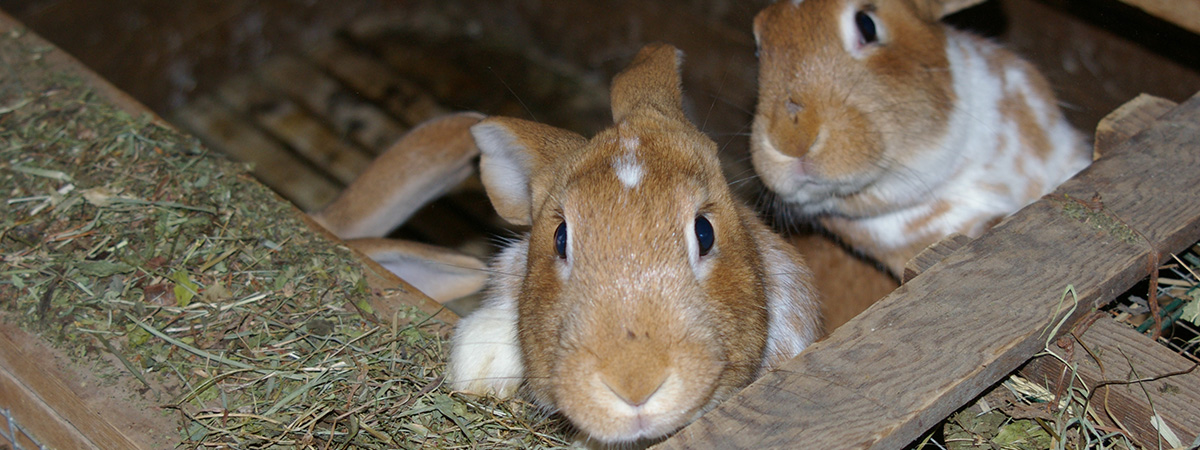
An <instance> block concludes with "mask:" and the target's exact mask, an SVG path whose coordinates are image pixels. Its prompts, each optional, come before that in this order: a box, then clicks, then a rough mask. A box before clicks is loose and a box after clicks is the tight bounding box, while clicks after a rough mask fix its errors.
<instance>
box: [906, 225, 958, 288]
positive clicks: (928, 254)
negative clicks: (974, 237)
mask: <svg viewBox="0 0 1200 450" xmlns="http://www.w3.org/2000/svg"><path fill="white" fill-rule="evenodd" d="M969 242H971V238H969V237H966V236H964V235H962V234H959V233H953V234H951V235H949V236H946V237H945V238H943V239H942V240H940V241H937V242H934V243H933V245H930V246H929V247H926V248H925V250H921V253H917V256H914V257H913V259H912V260H910V261H908V264H905V265H904V280H903V281H904V282H905V283H907V282H909V281H910V280H912V279H913V278H916V277H917V275H920V274H921V272H924V271H925V270H926V269H928V268H930V267H933V265H934V264H937V263H938V262H940V261H941V260H943V259H946V257H947V256H950V254H951V253H954V252H955V251H957V250H958V249H960V248H962V247H963V246H965V245H967V243H969Z"/></svg>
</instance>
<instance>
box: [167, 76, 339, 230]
mask: <svg viewBox="0 0 1200 450" xmlns="http://www.w3.org/2000/svg"><path fill="white" fill-rule="evenodd" d="M176 117H177V118H176V120H177V121H178V122H179V123H181V124H183V125H184V126H186V127H188V128H189V129H190V130H191V131H192V132H193V133H195V134H196V136H198V137H199V138H200V139H201V140H202V141H204V142H205V144H207V145H209V146H210V147H213V148H216V149H220V150H221V151H222V152H224V153H225V154H226V155H229V157H231V158H233V159H235V160H238V161H242V162H248V163H251V164H253V165H254V169H253V172H254V176H255V177H257V178H258V179H259V180H261V181H262V182H263V184H266V185H267V186H270V187H271V189H274V190H275V192H278V193H280V195H283V196H284V197H286V198H287V199H288V200H291V201H292V202H294V203H296V205H297V206H299V207H300V208H301V209H303V210H306V211H313V210H316V209H317V208H320V207H321V206H324V205H325V204H327V203H329V202H330V201H331V200H333V198H334V197H335V196H336V195H337V193H338V186H337V185H335V184H334V183H333V182H332V181H329V180H327V179H325V178H324V177H323V176H322V175H321V174H319V173H317V171H316V170H313V169H312V168H310V167H308V166H307V165H305V164H304V163H303V162H302V161H300V159H299V158H297V157H296V156H295V155H293V154H291V153H290V152H288V151H287V149H286V148H284V147H283V146H282V145H280V144H279V143H278V142H275V141H274V140H272V139H271V138H269V137H267V136H266V135H265V134H263V133H262V131H260V130H259V129H257V128H255V127H253V126H252V125H250V124H249V123H247V120H246V118H245V117H242V116H240V115H238V114H237V113H235V112H233V111H232V110H230V109H229V108H228V107H226V106H224V105H222V104H220V103H219V102H217V101H216V100H213V99H212V98H208V97H201V98H198V99H196V100H195V101H193V102H192V103H191V104H190V105H188V106H187V107H184V108H181V109H180V110H179V111H177V114H176Z"/></svg>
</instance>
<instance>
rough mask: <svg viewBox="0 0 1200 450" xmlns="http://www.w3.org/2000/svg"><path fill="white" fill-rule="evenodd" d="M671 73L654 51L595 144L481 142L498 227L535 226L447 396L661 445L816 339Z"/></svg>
mask: <svg viewBox="0 0 1200 450" xmlns="http://www.w3.org/2000/svg"><path fill="white" fill-rule="evenodd" d="M677 59H678V56H677V53H676V50H675V49H674V48H671V47H669V46H650V47H647V48H646V49H644V50H643V51H642V52H641V53H639V55H638V57H637V59H636V60H635V62H634V63H633V65H632V66H631V67H630V68H629V69H627V70H626V71H625V72H622V74H620V75H618V76H617V78H616V79H615V80H614V82H613V94H612V98H613V115H614V122H615V123H616V124H615V125H614V126H613V127H612V128H610V129H608V130H605V131H603V132H601V133H599V134H598V135H597V136H596V137H594V138H592V139H591V140H585V139H584V138H582V137H581V136H578V135H575V134H574V133H570V132H567V131H564V130H558V129H555V128H552V127H548V126H545V125H540V124H536V123H532V122H527V121H522V120H518V119H505V118H491V119H487V120H484V121H483V122H481V123H480V124H478V125H476V126H474V127H473V128H472V134H473V135H474V136H475V141H476V144H477V145H478V146H479V148H480V150H481V152H482V154H483V159H482V160H481V162H480V167H481V171H482V175H483V181H484V185H485V187H486V188H487V190H488V195H489V197H490V198H491V199H492V202H493V204H494V205H495V206H496V209H497V211H498V212H500V213H501V215H502V216H504V217H505V218H506V219H508V220H509V221H512V222H514V223H517V224H529V225H531V228H530V232H529V234H528V235H525V236H523V237H522V238H520V239H519V240H517V241H516V242H514V243H512V244H510V245H509V246H508V248H506V249H505V250H504V251H502V252H501V254H500V256H499V257H498V258H497V259H496V260H495V261H494V262H493V264H492V266H491V272H492V273H493V274H494V275H493V279H492V280H493V281H492V284H491V288H490V290H489V294H488V297H487V298H486V299H485V300H484V303H483V305H482V307H481V309H480V310H478V311H476V312H475V313H473V314H471V315H470V316H468V317H466V318H464V319H463V320H462V321H461V322H460V324H459V326H458V329H457V331H456V334H455V337H454V339H453V341H452V345H451V355H450V362H449V377H450V380H451V383H452V386H453V387H454V388H455V389H460V390H466V391H471V392H481V393H482V392H493V393H497V394H501V395H511V394H513V393H514V392H515V390H516V388H517V387H518V386H520V385H522V383H524V386H525V387H526V388H527V391H528V393H529V394H530V396H531V397H532V398H533V399H534V400H535V401H536V402H538V403H539V404H542V405H545V406H547V407H551V408H555V409H557V410H560V411H561V412H562V413H563V414H565V415H566V416H567V417H568V418H569V419H570V420H571V421H572V422H573V423H574V424H575V425H576V426H577V427H578V428H580V430H581V431H583V432H584V433H585V434H586V435H587V436H588V437H589V438H590V439H593V440H596V441H600V442H605V443H629V442H636V441H639V440H645V439H654V438H658V437H661V436H664V435H666V434H668V433H670V432H673V431H674V430H676V429H678V428H679V427H681V426H683V425H684V424H686V423H687V422H688V421H690V420H692V419H694V418H695V417H697V416H698V415H699V414H701V413H702V412H704V411H705V410H707V409H708V408H710V407H712V406H713V405H715V404H716V403H717V402H719V401H720V400H722V399H724V398H727V397H728V396H730V395H732V393H733V392H735V391H736V390H738V389H740V388H741V387H743V386H745V385H746V384H748V383H749V382H750V381H752V380H753V379H754V377H756V376H757V375H759V374H760V373H761V372H762V371H763V370H766V369H768V368H770V367H774V366H775V365H777V364H779V363H781V362H782V361H784V360H786V359H788V358H790V357H791V356H794V355H795V354H796V353H798V352H799V351H800V350H802V349H803V348H804V347H805V346H807V345H808V344H809V343H810V342H812V341H813V340H815V339H816V337H817V336H818V335H819V325H818V322H817V317H818V313H817V310H816V304H815V302H814V301H813V298H812V293H811V288H810V287H809V276H810V275H809V273H808V270H807V269H806V268H805V267H804V266H803V265H802V263H801V262H800V256H799V255H798V254H797V253H796V251H795V250H794V249H793V248H792V247H791V246H789V245H788V244H787V243H785V242H784V241H783V240H782V239H781V238H780V237H778V236H776V235H775V234H773V233H772V232H771V231H770V230H769V229H768V228H767V227H766V226H765V225H763V224H762V223H761V222H759V220H758V218H757V217H756V216H755V214H754V213H753V211H752V210H751V209H750V208H748V207H746V206H744V205H742V204H740V203H737V202H736V201H735V200H734V198H733V197H732V194H731V193H730V191H729V188H728V186H726V182H725V179H724V178H723V176H722V175H721V170H720V166H719V163H718V161H717V157H716V145H715V143H713V142H712V141H711V140H709V139H708V138H707V137H705V136H704V135H703V134H702V133H700V132H699V131H698V130H697V129H696V128H695V127H694V126H693V125H692V124H691V123H689V122H687V120H686V119H685V118H684V117H683V113H682V110H681V106H680V96H681V94H680V92H679V74H678V61H677Z"/></svg>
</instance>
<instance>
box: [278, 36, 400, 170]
mask: <svg viewBox="0 0 1200 450" xmlns="http://www.w3.org/2000/svg"><path fill="white" fill-rule="evenodd" d="M259 74H260V75H261V76H262V77H263V79H264V80H266V81H267V83H269V84H270V85H272V86H274V87H275V88H276V89H279V90H280V91H282V92H285V93H287V94H288V95H290V96H291V97H292V98H293V99H296V100H297V101H298V102H299V103H300V104H302V105H304V106H305V107H306V108H308V109H310V110H312V111H313V112H314V113H315V114H316V115H317V116H318V117H323V118H326V120H329V121H330V122H331V123H330V125H331V126H332V127H333V129H335V130H337V131H338V133H340V134H342V135H345V136H347V137H349V138H350V139H351V140H353V141H354V142H355V143H357V144H358V145H361V146H362V147H363V148H366V149H367V150H369V151H371V152H372V153H374V154H376V155H378V154H380V153H383V151H384V150H386V149H387V148H388V147H390V146H391V145H392V143H393V142H396V140H397V139H400V136H401V135H403V134H404V132H405V131H407V130H406V128H405V127H404V126H403V125H401V124H400V123H399V122H397V121H396V119H394V118H392V117H390V116H388V114H387V113H385V112H384V111H383V110H381V109H379V107H377V106H375V105H373V104H371V103H370V102H368V101H366V100H364V99H363V98H361V97H359V96H358V95H357V94H355V93H353V92H350V91H349V90H348V89H346V87H345V86H343V85H342V84H341V82H339V81H338V80H336V79H334V78H333V77H331V76H329V75H328V74H326V73H325V72H323V71H321V69H320V68H319V67H317V66H316V65H315V64H313V63H312V62H311V61H308V60H306V59H303V58H300V57H296V56H292V55H280V56H276V57H274V58H272V59H271V60H269V61H267V62H266V63H264V64H263V65H262V67H260V68H259Z"/></svg>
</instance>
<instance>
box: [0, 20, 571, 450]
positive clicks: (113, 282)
mask: <svg viewBox="0 0 1200 450" xmlns="http://www.w3.org/2000/svg"><path fill="white" fill-rule="evenodd" d="M51 51H54V50H52V49H51V48H50V47H48V46H46V45H45V44H44V43H43V42H42V41H40V40H38V39H36V38H34V37H32V36H28V35H26V34H25V33H23V32H21V31H13V32H8V33H5V34H4V35H0V193H2V195H0V258H2V259H3V265H2V266H0V311H2V312H0V317H2V318H3V320H6V321H10V322H16V323H18V324H19V325H20V326H21V327H22V328H24V329H25V330H27V331H30V332H32V333H36V334H37V335H39V336H41V337H43V338H44V339H45V340H47V341H48V342H51V343H52V344H53V345H54V346H55V347H57V348H59V349H61V350H63V351H65V352H66V353H68V354H69V355H71V356H72V358H75V359H77V360H78V364H82V365H89V364H90V365H103V364H105V361H111V360H112V359H111V358H109V359H104V358H100V356H101V355H106V354H111V355H114V356H115V357H116V358H115V359H116V360H117V361H119V363H120V364H119V366H120V367H109V368H108V370H107V371H105V373H111V374H113V375H112V377H111V378H112V380H111V382H112V383H122V382H127V383H137V384H139V385H141V392H143V393H144V394H145V397H146V398H147V399H150V400H151V401H152V402H154V403H155V404H157V405H158V406H160V407H161V408H162V411H163V414H172V415H177V416H178V417H179V421H178V423H179V426H178V429H177V430H176V431H177V432H178V436H179V440H180V444H179V446H180V447H185V448H270V447H288V448H432V447H437V448H458V447H484V448H486V447H500V448H509V447H555V446H562V445H565V444H566V443H565V442H564V441H563V440H562V439H561V438H559V437H555V436H554V435H551V434H547V433H553V432H559V433H558V434H562V433H561V430H562V424H561V423H560V422H558V421H557V420H556V419H547V418H546V415H545V414H544V413H540V412H538V411H537V410H536V409H535V408H533V407H531V406H529V405H526V404H523V403H519V402H509V403H496V402H493V401H490V400H488V399H478V398H470V397H467V396H461V395H458V394H453V393H450V392H449V391H448V390H447V389H445V388H444V387H443V386H442V384H441V381H442V378H441V371H442V369H443V364H444V359H445V358H444V353H443V352H444V348H443V346H444V342H443V341H442V339H441V337H439V336H438V335H437V334H435V333H434V332H432V330H433V329H434V328H435V327H436V326H439V325H440V324H438V323H436V322H435V321H433V320H431V319H428V318H427V317H424V316H423V315H422V314H421V313H419V312H417V311H416V310H415V309H414V310H410V311H409V312H408V313H406V314H402V315H401V316H398V317H392V318H386V319H385V320H384V322H385V323H373V322H370V321H367V320H365V319H364V318H362V317H361V316H360V315H359V313H358V309H359V308H369V305H367V303H366V300H367V299H368V298H369V296H370V295H371V293H370V292H369V289H368V288H367V286H366V284H365V282H364V281H363V276H362V274H361V272H360V269H359V268H358V266H357V265H355V264H353V263H352V261H353V259H352V257H351V256H350V254H349V253H348V252H347V251H346V250H345V249H344V248H343V247H341V246H339V245H337V244H335V243H331V242H329V241H327V240H325V239H323V238H321V237H320V236H318V235H317V234H316V233H314V232H312V231H311V230H309V229H308V228H307V227H306V226H305V224H303V223H302V222H301V221H300V220H299V219H298V218H297V212H296V210H295V209H294V208H292V207H291V206H290V205H288V204H286V203H285V202H284V201H282V200H281V199H280V198H279V197H278V196H277V195H276V194H274V193H272V192H270V191H269V190H268V189H266V188H264V187H263V186H262V185H260V184H258V183H256V182H254V181H253V179H252V178H251V177H250V176H249V175H248V172H247V170H246V169H245V168H244V167H239V166H237V165H235V164H233V163H231V162H229V161H227V160H225V159H224V158H221V157H219V156H217V155H213V154H210V153H209V152H208V151H207V150H205V149H204V148H203V147H202V146H200V145H199V144H198V143H197V142H196V141H195V140H194V139H192V138H190V137H188V136H186V135H183V134H181V133H179V132H177V131H175V130H174V129H171V128H168V127H164V126H161V125H159V124H157V123H155V122H154V121H152V120H151V119H150V118H147V117H132V116H130V115H129V114H127V113H126V112H124V111H121V110H118V109H116V108H114V107H112V106H110V105H109V103H108V102H107V101H106V100H105V99H103V98H101V97H100V96H99V95H97V94H96V93H94V92H93V91H92V90H90V89H89V88H88V87H87V86H85V84H84V82H82V81H81V79H79V78H77V77H75V76H73V75H66V74H64V73H63V72H61V71H55V70H53V69H51V68H50V66H49V65H47V64H46V63H45V61H44V59H45V58H43V56H44V55H45V54H46V53H47V52H51ZM98 371H99V370H98ZM135 379H136V381H133V380H135ZM100 388H102V387H100ZM531 428H532V429H531Z"/></svg>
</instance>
